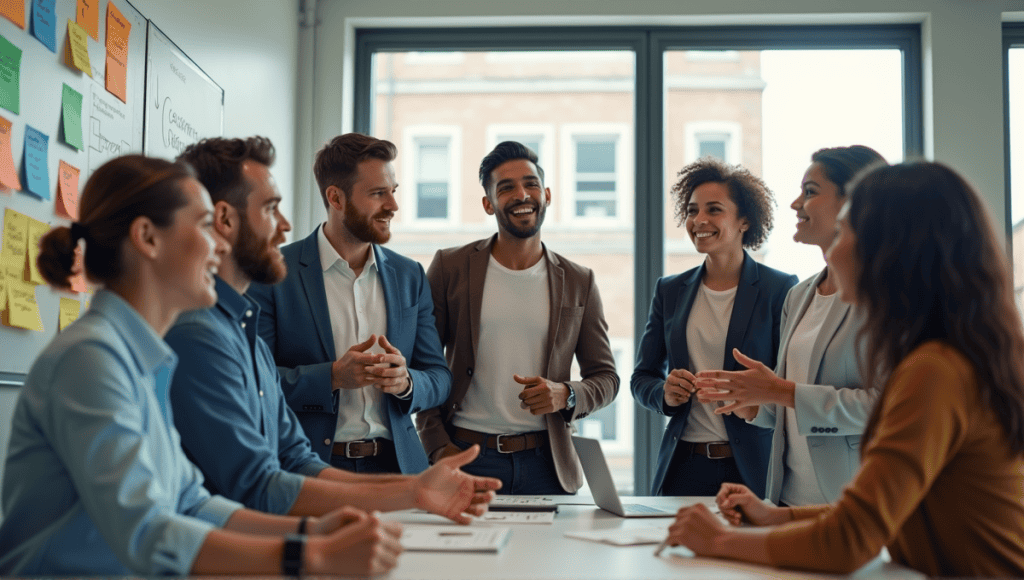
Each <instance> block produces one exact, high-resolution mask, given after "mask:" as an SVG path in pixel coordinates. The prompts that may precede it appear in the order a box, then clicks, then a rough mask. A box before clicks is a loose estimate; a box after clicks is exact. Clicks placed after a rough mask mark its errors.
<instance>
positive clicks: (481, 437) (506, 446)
mask: <svg viewBox="0 0 1024 580" xmlns="http://www.w3.org/2000/svg"><path fill="white" fill-rule="evenodd" d="M452 436H453V437H455V438H456V439H461V440H462V441H465V442H466V443H476V444H477V445H480V446H481V447H487V448H488V449H496V450H497V451H498V453H517V452H519V451H526V450H528V449H535V448H537V447H540V446H541V445H546V444H547V442H548V432H547V431H530V432H529V433H518V434H509V435H504V434H503V435H492V434H490V433H481V432H479V431H472V430H470V429H463V428H462V427H455V428H454V429H453V430H452Z"/></svg>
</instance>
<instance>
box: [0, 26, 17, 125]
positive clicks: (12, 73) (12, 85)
mask: <svg viewBox="0 0 1024 580" xmlns="http://www.w3.org/2000/svg"><path fill="white" fill-rule="evenodd" d="M0 107H3V108H5V109H7V110H8V111H10V112H12V113H15V114H19V113H20V112H21V49H20V48H18V47H17V46H14V45H13V44H11V43H10V42H9V41H8V40H7V39H6V38H4V37H3V36H0Z"/></svg>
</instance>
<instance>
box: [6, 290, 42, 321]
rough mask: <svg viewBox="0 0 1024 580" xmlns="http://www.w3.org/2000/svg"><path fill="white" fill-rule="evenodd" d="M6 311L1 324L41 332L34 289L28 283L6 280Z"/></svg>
mask: <svg viewBox="0 0 1024 580" xmlns="http://www.w3.org/2000/svg"><path fill="white" fill-rule="evenodd" d="M7 305H8V307H7V310H6V311H5V312H4V316H3V322H4V324H6V325H7V326H13V327H16V328H24V329H26V330H35V331H37V332H42V331H43V320H42V319H41V318H40V317H39V304H37V303H36V287H35V286H33V285H32V284H29V283H28V282H22V281H20V280H11V279H10V278H8V279H7Z"/></svg>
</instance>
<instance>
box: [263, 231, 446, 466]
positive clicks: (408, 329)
mask: <svg viewBox="0 0 1024 580" xmlns="http://www.w3.org/2000/svg"><path fill="white" fill-rule="evenodd" d="M372 247H373V252H374V258H375V259H376V261H377V270H378V272H379V274H380V282H381V286H382V287H383V289H384V303H385V304H386V305H387V337H388V341H389V342H390V343H391V344H392V345H394V347H395V348H397V349H398V350H399V351H401V353H402V355H403V356H405V358H406V361H407V365H408V367H409V374H410V375H411V377H412V383H413V389H412V398H411V399H409V400H406V401H403V400H401V399H399V398H397V397H395V396H392V395H385V396H384V398H383V400H384V401H385V404H386V406H387V415H388V419H389V420H390V427H391V437H392V438H393V440H394V442H395V450H396V452H397V454H398V464H399V466H400V467H401V468H402V473H419V472H420V471H423V470H424V469H426V468H427V467H428V463H427V456H426V454H425V453H424V452H423V445H422V444H421V443H420V439H419V437H418V436H417V434H416V427H415V426H414V425H413V423H412V418H411V415H412V414H414V413H418V412H420V411H423V410H424V409H430V408H433V407H437V406H438V405H441V404H442V403H444V401H445V399H447V398H448V394H449V392H450V391H451V384H452V374H451V371H449V370H448V365H447V364H446V363H445V360H444V352H443V351H442V350H441V341H440V340H439V339H438V337H437V328H436V327H435V325H434V301H433V299H432V298H431V295H430V284H428V283H427V277H426V274H425V273H424V271H423V266H421V265H420V264H419V263H418V262H415V261H413V260H410V259H409V258H406V257H404V256H401V255H399V254H396V253H395V252H393V251H391V250H388V249H385V248H382V247H380V246H378V245H376V244H374V245H373V246H372ZM281 253H282V254H284V259H285V263H286V264H287V265H288V276H287V277H286V278H285V279H284V281H283V282H281V283H280V284H275V285H272V286H270V285H266V284H255V283H254V284H252V285H250V286H249V292H248V295H249V296H250V297H251V298H252V299H253V300H255V301H256V302H257V303H258V304H259V305H260V309H261V310H260V318H259V331H260V336H261V337H262V338H263V340H264V341H266V343H267V345H268V346H269V347H270V350H271V352H273V353H274V359H275V361H276V362H277V367H278V370H279V371H280V373H281V389H282V390H283V391H284V394H285V398H286V399H287V401H288V406H290V407H291V408H292V410H293V411H295V414H296V415H297V416H298V418H299V422H300V423H301V424H302V428H303V429H304V430H305V432H306V436H307V437H309V439H310V443H312V444H313V451H315V452H316V453H317V454H318V455H320V457H321V458H322V459H323V460H324V461H327V462H330V460H331V450H332V447H333V445H334V431H335V427H336V426H337V415H338V408H337V405H338V403H337V401H338V399H337V397H335V396H334V391H332V390H331V365H332V364H333V362H334V361H335V360H337V358H338V356H339V355H338V350H339V349H340V350H341V352H344V351H345V350H347V349H348V348H349V347H350V346H351V345H348V344H346V345H335V344H334V333H333V332H332V331H331V317H330V313H329V312H328V310H327V294H326V291H325V290H324V273H323V269H322V268H321V265H320V247H319V245H318V243H317V230H313V233H312V234H310V235H309V236H307V237H306V238H305V239H304V240H300V241H298V242H294V243H291V244H288V245H287V246H284V247H282V248H281ZM367 388H372V387H367Z"/></svg>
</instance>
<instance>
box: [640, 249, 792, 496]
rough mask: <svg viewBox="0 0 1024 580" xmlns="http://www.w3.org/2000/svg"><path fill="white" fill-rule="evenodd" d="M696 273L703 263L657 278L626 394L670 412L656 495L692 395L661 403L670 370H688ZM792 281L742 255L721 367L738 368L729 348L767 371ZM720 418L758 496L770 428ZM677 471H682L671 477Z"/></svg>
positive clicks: (746, 479)
mask: <svg viewBox="0 0 1024 580" xmlns="http://www.w3.org/2000/svg"><path fill="white" fill-rule="evenodd" d="M703 278H704V265H703V264H701V265H700V266H698V267H696V268H693V269H692V270H689V271H687V272H684V273H682V274H676V275H673V276H666V277H664V278H662V279H660V280H658V284H657V286H656V287H655V291H654V299H653V300H652V301H651V312H650V315H649V316H648V318H647V328H646V329H645V330H644V335H643V338H641V339H640V347H639V348H638V349H637V354H636V367H635V369H634V370H633V377H632V379H631V380H630V388H631V389H632V391H633V398H635V399H636V400H637V401H638V402H639V403H640V404H641V405H643V406H644V407H647V408H648V409H650V410H652V411H656V412H658V413H661V414H663V415H668V416H670V417H671V419H669V422H668V427H667V428H666V429H665V436H664V437H663V438H662V441H661V451H660V452H659V453H658V469H657V471H656V472H655V474H654V482H653V484H652V486H651V494H652V495H661V488H662V484H663V483H664V482H665V477H666V476H667V473H666V472H667V471H668V464H669V461H671V459H672V454H673V453H674V452H675V448H676V443H677V442H678V441H679V439H680V437H682V435H683V429H684V428H685V427H686V421H687V419H688V418H689V416H690V405H691V404H692V402H693V401H694V400H695V399H696V397H691V398H690V400H689V401H687V402H686V403H683V404H682V405H679V406H678V407H669V406H667V405H665V378H666V377H667V376H668V372H669V370H670V369H678V368H683V369H687V370H693V369H691V368H690V355H689V350H688V348H687V345H686V323H687V320H689V318H690V308H692V307H693V300H694V298H696V296H697V290H698V289H699V288H700V284H701V280H703ZM797 281H798V279H797V277H796V276H794V275H792V274H786V273H783V272H780V271H778V270H775V269H772V268H769V267H768V266H765V265H764V264H760V263H758V262H756V261H754V259H753V258H751V257H750V254H747V253H746V252H744V253H743V269H742V271H741V272H740V282H739V286H738V287H737V288H736V300H735V302H734V304H733V307H732V316H731V318H730V320H729V330H728V332H727V334H726V337H725V359H724V365H723V370H727V371H732V370H743V367H742V366H740V365H738V364H737V363H736V359H735V357H733V354H732V349H733V348H738V349H740V352H742V353H743V354H745V355H747V356H749V357H751V358H753V359H754V360H759V361H761V362H763V363H765V364H766V365H768V368H775V357H776V354H777V353H778V351H779V325H780V323H781V319H782V305H783V303H784V302H785V299H786V293H787V292H789V289H790V288H792V287H793V286H794V285H796V283H797ZM723 419H725V429H726V431H727V432H728V433H729V443H730V444H731V445H732V449H733V455H734V456H735V458H736V467H737V468H739V471H740V475H742V476H743V482H744V483H745V484H746V485H747V487H749V488H750V489H751V491H753V492H754V493H756V494H757V495H758V497H764V490H765V482H766V480H767V475H768V460H769V457H770V455H771V441H772V430H771V429H763V428H761V427H756V426H754V425H751V424H749V423H747V422H746V421H744V420H743V419H740V418H739V417H736V416H735V415H725V416H723ZM682 476H684V474H674V475H673V477H682Z"/></svg>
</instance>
